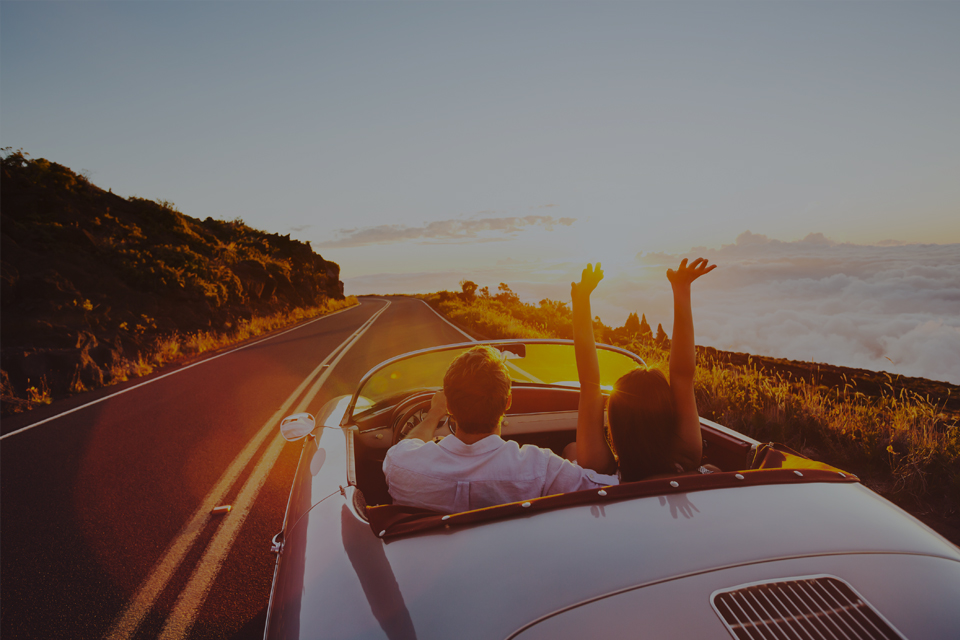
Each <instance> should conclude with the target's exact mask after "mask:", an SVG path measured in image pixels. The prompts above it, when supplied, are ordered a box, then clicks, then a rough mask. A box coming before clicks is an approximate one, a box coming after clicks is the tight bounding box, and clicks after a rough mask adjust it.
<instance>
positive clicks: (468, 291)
mask: <svg viewBox="0 0 960 640" xmlns="http://www.w3.org/2000/svg"><path fill="white" fill-rule="evenodd" d="M460 288H461V289H463V299H464V300H473V299H474V298H476V297H477V283H476V282H474V281H473V280H461V281H460Z"/></svg>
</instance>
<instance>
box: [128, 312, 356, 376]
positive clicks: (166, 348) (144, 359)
mask: <svg viewBox="0 0 960 640" xmlns="http://www.w3.org/2000/svg"><path fill="white" fill-rule="evenodd" d="M357 304H359V301H358V300H357V298H356V297H355V296H349V297H347V298H346V299H344V300H330V299H328V300H325V301H324V303H323V304H320V305H317V306H314V307H298V308H296V309H293V310H291V311H285V312H282V313H276V314H273V315H270V316H262V317H254V318H251V319H250V320H244V321H241V322H240V323H239V324H238V325H237V327H236V328H234V329H233V330H232V331H229V332H222V333H221V332H212V331H200V332H197V333H190V334H185V335H181V334H177V333H174V334H171V335H166V336H162V337H160V338H158V339H157V341H156V343H155V344H154V346H153V347H152V348H151V349H147V350H145V352H142V353H140V354H139V355H138V356H137V358H136V359H123V360H121V361H119V362H118V363H117V364H116V365H114V367H113V368H112V369H111V371H110V376H109V377H110V381H111V383H112V382H122V381H125V380H129V379H131V378H139V377H141V376H145V375H147V374H150V373H153V371H155V370H156V369H158V368H160V367H162V366H164V365H167V364H170V363H173V362H177V361H179V360H183V359H186V358H190V357H193V356H196V355H199V354H201V353H204V352H207V351H214V350H216V349H221V348H223V347H228V346H231V345H234V344H237V343H240V342H243V341H244V340H248V339H250V338H255V337H257V336H260V335H263V334H265V333H269V332H271V331H274V330H276V329H281V328H283V327H287V326H291V325H294V324H297V323H298V322H302V321H304V320H309V319H311V318H317V317H319V316H323V315H327V314H329V313H333V312H334V311H339V310H340V309H346V308H347V307H352V306H354V305H357Z"/></svg>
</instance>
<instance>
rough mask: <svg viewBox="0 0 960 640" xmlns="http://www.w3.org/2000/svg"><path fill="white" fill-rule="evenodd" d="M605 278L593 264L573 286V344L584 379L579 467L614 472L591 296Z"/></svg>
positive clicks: (571, 292)
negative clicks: (601, 387)
mask: <svg viewBox="0 0 960 640" xmlns="http://www.w3.org/2000/svg"><path fill="white" fill-rule="evenodd" d="M602 279H603V271H602V270H601V269H600V263H599V262H598V263H597V268H596V269H594V268H593V267H592V266H590V265H589V264H588V265H587V268H586V269H584V270H583V275H582V276H581V278H580V282H579V283H576V282H573V283H571V284H570V296H571V298H573V344H574V352H575V354H576V358H577V376H578V377H579V379H580V404H579V406H578V408H577V464H579V465H580V466H581V467H584V468H585V469H593V470H594V471H598V472H600V473H611V472H613V471H614V470H615V469H616V468H617V461H616V459H615V458H614V457H613V453H612V452H611V451H610V447H609V446H607V440H606V438H605V437H604V434H603V394H602V393H601V392H600V363H599V361H598V359H597V343H596V340H595V339H594V336H593V316H592V315H591V312H590V294H591V293H592V292H593V290H594V289H596V287H597V284H599V283H600V281H601V280H602Z"/></svg>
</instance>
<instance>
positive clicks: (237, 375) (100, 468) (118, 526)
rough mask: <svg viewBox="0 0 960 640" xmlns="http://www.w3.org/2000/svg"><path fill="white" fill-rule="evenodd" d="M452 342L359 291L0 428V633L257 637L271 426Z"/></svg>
mask: <svg viewBox="0 0 960 640" xmlns="http://www.w3.org/2000/svg"><path fill="white" fill-rule="evenodd" d="M468 339H469V337H468V336H466V335H465V334H463V333H462V332H461V331H459V330H458V329H456V328H455V327H453V326H452V325H450V324H449V323H448V322H446V321H445V320H444V319H442V318H441V317H440V316H438V315H437V314H436V313H435V312H434V311H433V310H432V309H430V308H429V307H428V306H427V305H426V304H425V303H423V302H422V301H420V300H416V299H413V298H403V297H392V298H362V299H361V304H360V305H359V306H357V307H352V308H350V309H347V310H344V311H340V312H337V313H335V314H332V315H329V316H325V317H322V318H318V319H315V320H312V321H308V322H305V323H302V324H300V325H298V326H296V327H293V328H290V329H286V330H281V331H278V332H275V333H273V334H271V335H269V336H262V337H260V338H257V339H254V340H251V341H249V342H247V343H245V344H243V345H240V346H239V347H234V348H232V349H229V350H225V351H222V352H219V353H214V354H212V355H207V356H206V357H204V358H202V359H198V360H195V361H193V362H191V363H188V364H185V365H181V366H175V367H170V368H167V369H166V370H164V371H161V372H158V373H155V374H154V375H152V376H151V377H148V378H141V379H138V380H133V381H130V382H127V383H124V384H123V385H116V386H113V387H109V388H106V389H100V390H98V391H96V392H91V393H87V394H83V395H80V396H76V397H74V398H70V399H69V400H66V401H63V402H59V403H56V404H53V405H50V406H48V407H44V408H42V409H37V410H34V411H31V412H29V413H27V414H23V415H19V416H15V417H11V418H8V419H4V420H3V423H2V428H0V527H2V529H0V635H2V637H3V638H4V639H5V640H6V639H14V638H43V639H48V638H110V639H117V640H121V639H123V640H126V639H131V638H136V639H140V638H158V637H161V638H235V639H239V638H244V639H247V638H251V639H252V638H261V637H262V635H263V625H264V619H265V615H266V607H267V599H268V597H269V593H270V583H271V580H272V577H273V567H274V559H275V558H274V555H273V554H272V553H270V550H269V549H270V539H271V537H272V536H273V534H275V533H276V532H277V531H279V530H280V528H281V526H282V521H283V514H284V509H285V507H286V501H287V496H288V493H289V489H290V483H291V482H292V479H293V474H294V471H295V469H296V465H297V460H298V456H299V451H300V446H301V445H300V443H293V444H287V443H285V442H284V441H283V440H282V439H281V438H279V435H278V434H279V429H278V425H279V420H280V419H281V418H282V417H283V416H284V415H286V414H289V413H294V412H296V411H309V412H311V413H314V412H316V411H317V410H318V409H319V408H320V407H322V406H323V404H324V403H325V402H327V400H329V399H331V398H333V397H336V396H338V395H342V394H346V393H351V392H352V391H353V390H354V389H355V388H356V384H357V382H358V381H359V380H360V377H361V376H362V375H363V374H364V373H365V372H366V371H367V370H369V369H370V368H371V367H373V366H374V365H376V364H377V363H379V362H381V361H383V360H385V359H387V358H390V357H392V356H395V355H398V354H401V353H404V352H407V351H412V350H415V349H423V348H427V347H431V346H436V345H441V344H448V343H454V342H464V341H467V340H468ZM221 505H231V510H230V512H229V513H227V514H225V515H216V514H213V513H211V510H212V508H213V507H216V506H221Z"/></svg>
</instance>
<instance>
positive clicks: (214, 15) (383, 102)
mask: <svg viewBox="0 0 960 640" xmlns="http://www.w3.org/2000/svg"><path fill="white" fill-rule="evenodd" d="M957 33H960V2H917V1H910V2H908V1H904V2H839V3H831V2H809V1H803V2H776V3H763V2H725V1H723V0H716V1H712V2H703V3H696V2H683V1H680V2H591V3H578V2H425V3H421V2H397V3H379V2H362V3H346V2H336V3H334V2H216V3H215V2H151V1H146V2H84V1H80V2H10V1H8V0H3V1H2V2H0V146H4V147H12V148H13V149H17V148H22V149H23V150H24V151H26V152H27V153H29V154H30V155H31V156H32V157H46V158H48V159H50V160H53V161H56V162H59V163H61V164H64V165H66V166H69V167H71V168H73V169H74V170H77V171H80V170H84V171H86V172H87V173H88V174H89V176H90V178H91V179H92V181H93V182H94V183H95V184H97V185H99V186H101V187H102V188H111V189H112V190H113V191H114V192H115V193H118V194H121V195H124V196H131V195H137V196H140V197H146V198H151V199H163V200H168V201H172V202H174V203H176V205H177V206H178V207H179V209H180V210H181V211H183V212H184V213H186V214H188V215H191V216H194V217H198V218H201V219H202V218H205V217H207V216H212V217H214V218H222V219H227V220H233V219H236V218H240V219H243V220H244V221H246V222H247V223H248V224H250V225H251V226H254V227H257V228H260V229H264V230H266V231H270V232H278V233H290V234H291V236H292V237H294V238H298V239H300V240H304V241H310V242H311V244H312V246H313V247H314V249H315V250H317V251H318V252H319V253H321V254H322V255H323V256H324V257H325V258H327V259H330V260H334V261H336V262H337V263H339V264H340V265H341V270H342V271H341V276H342V278H343V280H344V283H345V286H346V292H347V293H348V294H363V293H394V292H409V293H417V292H429V291H436V290H439V289H457V288H458V283H459V282H460V280H462V279H471V280H474V281H476V282H478V283H480V284H481V286H482V285H489V286H491V288H492V289H496V287H497V285H498V284H499V283H500V282H506V283H508V284H510V285H511V287H512V288H513V289H514V290H515V291H517V292H518V293H519V294H520V295H521V297H522V298H523V299H524V300H527V301H531V302H536V301H538V300H539V299H541V298H543V297H551V298H554V299H567V298H568V296H569V283H570V281H571V280H572V279H574V278H575V277H577V274H578V273H579V270H580V269H582V267H583V265H584V264H586V263H587V262H588V261H589V262H596V261H602V262H603V264H604V267H605V269H606V271H607V274H608V275H607V280H606V281H605V282H604V283H602V284H601V286H600V288H598V290H597V293H596V294H595V305H594V307H595V311H596V312H597V313H598V314H599V315H600V316H601V318H603V320H604V321H605V322H606V323H607V324H611V325H620V324H622V323H623V322H624V321H625V319H626V316H627V314H628V313H630V312H631V311H639V312H641V313H646V314H647V315H648V317H649V319H650V321H651V322H652V323H653V324H654V326H656V324H657V323H658V322H662V323H663V324H664V327H665V328H666V329H667V331H668V332H669V330H670V326H671V322H672V311H671V308H670V304H669V293H670V292H669V287H668V286H667V282H666V279H665V278H664V277H663V275H662V274H663V271H665V269H666V268H667V267H668V266H673V264H672V263H673V262H678V261H679V259H680V258H681V257H684V256H694V257H695V255H704V256H705V257H709V258H710V259H711V260H714V261H716V262H717V264H718V265H719V268H718V269H717V270H716V271H715V272H714V273H712V274H710V275H709V276H707V277H706V278H705V279H704V280H703V281H701V282H700V283H697V284H696V285H695V291H694V311H695V320H696V322H697V341H698V342H699V343H702V344H710V345H712V346H715V347H717V348H722V349H737V350H741V351H749V352H754V353H763V354H764V355H771V356H776V357H789V358H793V359H800V360H815V361H823V362H831V363H833V364H842V365H851V366H864V367H868V368H873V369H885V370H888V371H891V372H895V373H903V374H907V375H921V376H927V377H934V378H936V379H942V380H948V381H951V382H954V383H958V384H960V179H958V176H960V126H958V117H957V114H960V38H957V37H956V34H957Z"/></svg>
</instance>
